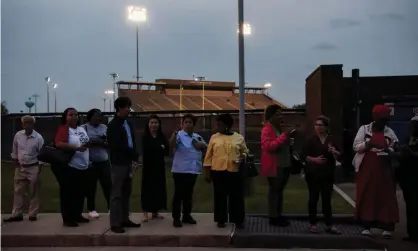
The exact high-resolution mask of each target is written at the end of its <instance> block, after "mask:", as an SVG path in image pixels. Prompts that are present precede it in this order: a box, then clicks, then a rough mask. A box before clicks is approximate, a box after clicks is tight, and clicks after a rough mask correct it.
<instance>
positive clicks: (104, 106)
mask: <svg viewBox="0 0 418 251" xmlns="http://www.w3.org/2000/svg"><path fill="white" fill-rule="evenodd" d="M106 100H107V99H106V98H103V112H105V111H106ZM109 112H111V111H109Z"/></svg>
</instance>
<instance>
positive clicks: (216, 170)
mask: <svg viewBox="0 0 418 251" xmlns="http://www.w3.org/2000/svg"><path fill="white" fill-rule="evenodd" d="M216 122H217V131H218V133H216V134H214V135H212V137H211V138H210V141H209V145H208V150H207V152H206V157H205V162H204V164H203V165H204V167H205V179H206V181H208V182H210V181H212V182H213V192H214V220H215V222H216V223H217V226H218V227H219V228H224V227H225V223H226V222H228V218H229V219H230V220H231V222H232V223H234V224H235V226H236V227H237V228H240V229H242V228H244V219H245V202H244V191H243V177H242V173H241V172H239V171H240V170H239V168H240V166H241V164H244V162H245V161H246V158H247V156H248V153H249V151H248V148H247V145H246V144H245V140H244V137H243V136H242V135H241V134H238V133H236V132H231V127H232V125H233V123H234V119H233V118H232V116H231V115H230V114H229V113H227V114H221V115H219V116H218V118H217V119H216ZM228 215H229V217H228Z"/></svg>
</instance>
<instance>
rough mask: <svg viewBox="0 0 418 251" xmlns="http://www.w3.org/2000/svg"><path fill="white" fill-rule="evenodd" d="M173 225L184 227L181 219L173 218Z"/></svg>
mask: <svg viewBox="0 0 418 251" xmlns="http://www.w3.org/2000/svg"><path fill="white" fill-rule="evenodd" d="M173 226H174V227H182V226H183V224H182V223H181V221H180V220H173Z"/></svg>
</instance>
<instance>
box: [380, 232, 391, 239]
mask: <svg viewBox="0 0 418 251" xmlns="http://www.w3.org/2000/svg"><path fill="white" fill-rule="evenodd" d="M382 237H383V238H384V239H392V233H391V232H389V231H383V233H382Z"/></svg>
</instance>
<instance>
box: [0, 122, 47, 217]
mask: <svg viewBox="0 0 418 251" xmlns="http://www.w3.org/2000/svg"><path fill="white" fill-rule="evenodd" d="M21 121H22V127H23V130H21V131H18V132H17V133H16V135H15V137H14V140H13V149H12V154H11V155H12V159H14V160H16V168H15V176H14V200H13V211H12V216H11V217H10V218H7V219H5V220H4V222H15V221H22V220H23V205H24V197H25V193H27V194H28V197H29V200H30V205H29V220H30V221H36V220H37V215H38V211H39V180H38V179H39V173H40V171H41V165H40V164H39V160H38V155H39V151H40V150H41V148H42V146H43V144H44V139H43V137H42V136H41V135H40V134H39V133H37V132H36V131H35V130H34V129H33V128H34V125H35V118H34V117H32V116H29V115H26V116H23V117H22V119H21Z"/></svg>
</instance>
